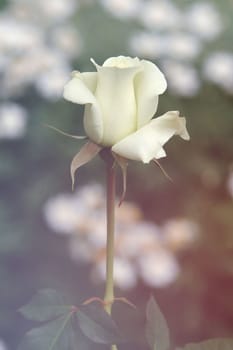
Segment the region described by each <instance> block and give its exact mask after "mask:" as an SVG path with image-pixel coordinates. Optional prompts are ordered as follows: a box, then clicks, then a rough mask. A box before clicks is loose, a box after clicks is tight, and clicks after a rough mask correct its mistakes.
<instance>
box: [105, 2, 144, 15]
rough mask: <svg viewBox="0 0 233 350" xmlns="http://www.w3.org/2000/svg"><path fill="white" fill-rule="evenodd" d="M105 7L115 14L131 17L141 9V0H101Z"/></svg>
mask: <svg viewBox="0 0 233 350" xmlns="http://www.w3.org/2000/svg"><path fill="white" fill-rule="evenodd" d="M100 2H101V4H102V5H103V6H104V8H105V9H106V10H107V11H109V12H110V13H111V14H112V15H113V16H116V17H120V18H129V17H133V16H135V15H137V14H138V13H139V10H140V9H141V4H142V1H141V0H100Z"/></svg>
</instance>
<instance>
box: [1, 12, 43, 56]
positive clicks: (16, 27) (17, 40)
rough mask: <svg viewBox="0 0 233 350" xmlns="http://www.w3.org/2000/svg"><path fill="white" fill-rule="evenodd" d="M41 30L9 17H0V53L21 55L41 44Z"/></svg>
mask: <svg viewBox="0 0 233 350" xmlns="http://www.w3.org/2000/svg"><path fill="white" fill-rule="evenodd" d="M42 40H43V35H42V32H41V30H40V28H38V27H36V26H34V25H33V24H30V23H23V22H18V21H17V20H15V19H14V18H11V17H10V16H9V15H8V16H5V17H4V16H3V17H2V18H1V17H0V51H2V52H4V53H20V52H23V51H24V50H29V49H32V48H33V47H37V46H38V45H40V44H41V42H42Z"/></svg>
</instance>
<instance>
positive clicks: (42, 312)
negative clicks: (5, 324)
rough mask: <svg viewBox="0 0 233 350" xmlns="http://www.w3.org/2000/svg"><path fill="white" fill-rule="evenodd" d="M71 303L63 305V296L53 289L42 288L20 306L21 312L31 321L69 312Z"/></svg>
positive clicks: (45, 319) (44, 319)
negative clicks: (26, 302)
mask: <svg viewBox="0 0 233 350" xmlns="http://www.w3.org/2000/svg"><path fill="white" fill-rule="evenodd" d="M70 310H71V305H65V300H64V297H63V296H62V295H61V294H60V293H58V292H57V291H55V290H53V289H42V290H40V291H39V292H38V293H37V294H36V295H34V296H33V298H32V299H31V301H30V302H29V303H28V304H26V305H25V306H23V307H21V308H20V309H19V311H20V312H21V314H22V315H23V316H24V317H25V318H27V319H29V320H33V321H39V322H43V321H49V320H51V319H53V318H55V317H58V316H62V315H63V314H65V313H66V312H70Z"/></svg>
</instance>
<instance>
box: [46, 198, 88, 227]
mask: <svg viewBox="0 0 233 350" xmlns="http://www.w3.org/2000/svg"><path fill="white" fill-rule="evenodd" d="M84 211H85V208H84V207H83V204H82V202H80V203H78V202H77V201H76V200H75V199H74V197H73V196H72V195H69V194H59V195H57V196H55V197H54V198H51V199H50V200H48V202H47V203H46V204H45V206H44V216H45V219H46V221H47V223H48V225H49V226H50V227H51V228H52V229H53V230H54V231H55V232H57V233H72V232H74V231H75V230H76V229H77V223H78V222H79V220H80V219H82V215H83V212H84Z"/></svg>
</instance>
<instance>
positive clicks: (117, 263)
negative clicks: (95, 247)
mask: <svg viewBox="0 0 233 350" xmlns="http://www.w3.org/2000/svg"><path fill="white" fill-rule="evenodd" d="M92 279H93V280H94V281H97V282H99V281H101V282H103V281H105V280H106V266H105V259H102V261H100V262H99V263H97V264H96V266H95V267H94V269H93V270H92ZM114 283H115V284H116V285H117V286H118V287H119V288H121V289H123V290H124V289H126V290H127V289H131V288H133V287H135V286H136V284H137V273H136V269H135V267H134V266H133V265H132V264H131V263H130V262H129V261H128V260H127V259H122V258H118V257H117V258H115V260H114Z"/></svg>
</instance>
